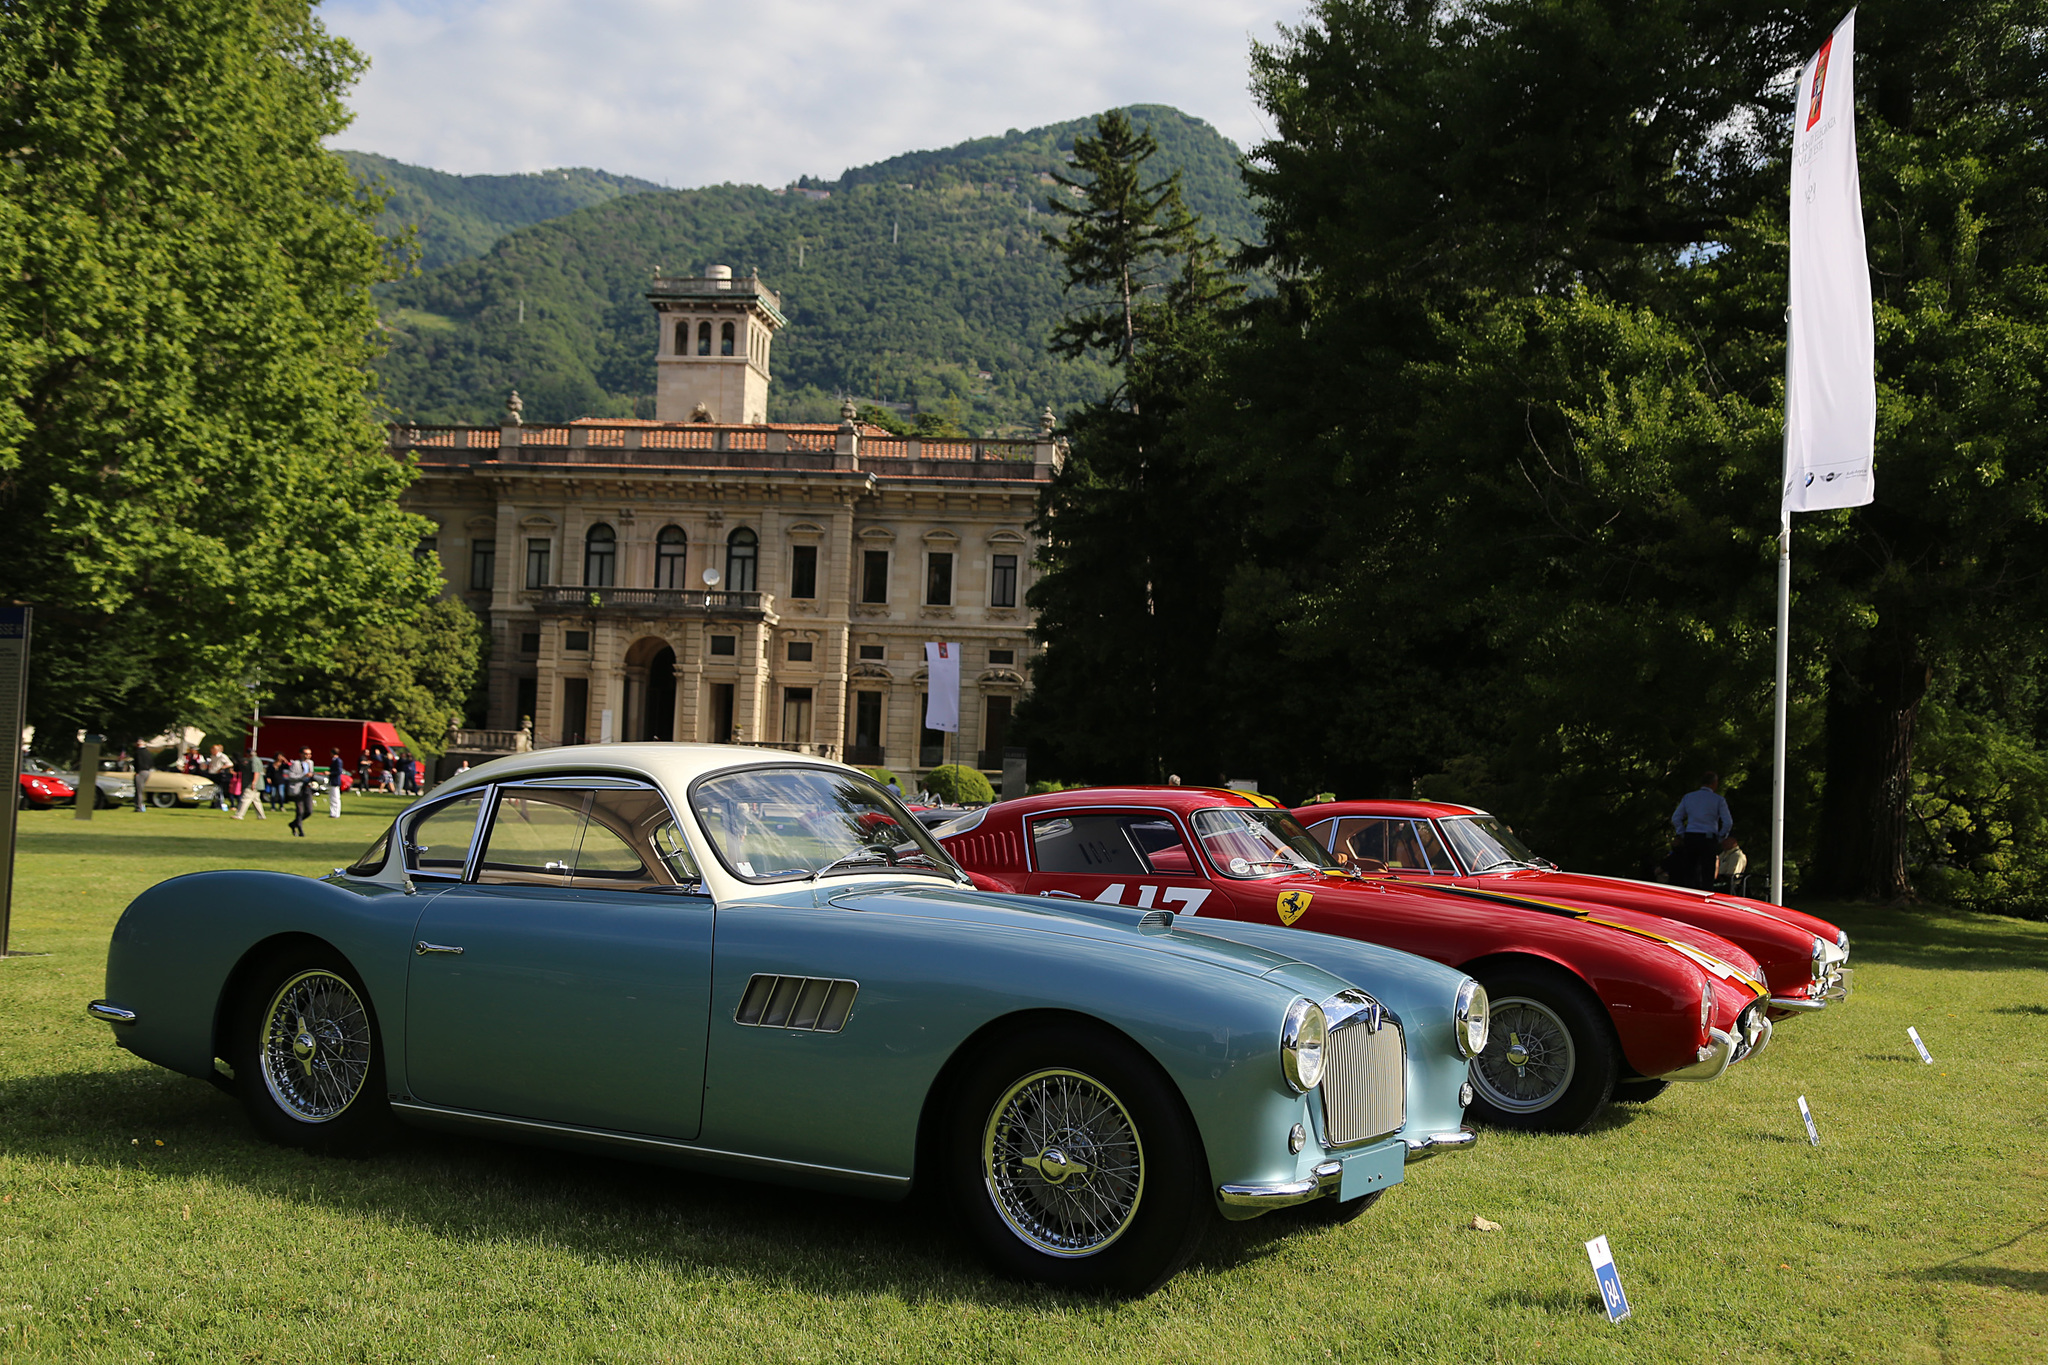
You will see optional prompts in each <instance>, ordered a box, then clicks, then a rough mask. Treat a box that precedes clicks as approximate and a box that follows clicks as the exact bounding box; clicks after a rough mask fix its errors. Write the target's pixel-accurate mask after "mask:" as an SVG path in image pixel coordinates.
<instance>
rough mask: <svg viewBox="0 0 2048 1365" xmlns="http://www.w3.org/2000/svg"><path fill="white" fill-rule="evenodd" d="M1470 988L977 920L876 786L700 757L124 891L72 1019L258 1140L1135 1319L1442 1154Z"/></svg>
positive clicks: (1280, 947)
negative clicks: (1250, 1228)
mask: <svg viewBox="0 0 2048 1365" xmlns="http://www.w3.org/2000/svg"><path fill="white" fill-rule="evenodd" d="M1486 1010H1487V1007H1486V997H1485V993H1484V992H1483V991H1482V990H1480V989H1479V988H1478V986H1477V985H1476V984H1475V983H1474V982H1473V981H1472V980H1471V979H1470V978H1468V977H1466V976H1464V975H1463V974H1461V973H1459V972H1457V971H1454V970H1452V969H1449V968H1446V967H1442V966H1439V965H1437V964H1435V963H1432V962H1428V961H1425V960H1423V959H1422V958H1419V957H1412V956H1409V955H1407V954H1405V953H1400V952H1396V951H1393V950H1390V949H1386V948H1380V947H1375V946H1372V945H1369V944H1364V943H1356V942H1351V941H1348V940H1343V939H1334V938H1325V937H1322V936H1320V935H1315V934H1304V933H1299V932H1296V931H1292V930H1288V929H1283V928H1279V927H1278V926H1259V925H1252V924H1233V923H1211V922H1209V921H1207V920H1203V921H1200V922H1199V923H1196V922H1194V921H1189V920H1184V919H1176V917H1175V916H1174V915H1173V914H1172V913H1171V912H1170V911H1167V910H1159V909H1138V908H1126V907H1123V906H1116V905H1097V904H1093V903H1080V902H1074V901H1049V900H1039V899H1035V898H1027V897H1023V896H1013V895H1006V894H999V893H994V892H986V891H979V890H976V889H975V888H974V886H973V885H972V883H971V881H970V879H969V877H968V876H967V874H965V873H963V872H962V871H961V870H960V869H959V868H958V866H956V865H955V864H954V863H953V861H952V860H951V859H950V858H949V857H948V856H947V855H946V854H945V853H944V852H943V851H942V850H941V849H940V847H939V846H938V845H937V844H936V843H935V842H933V840H932V839H931V837H930V836H929V835H928V834H926V833H925V831H924V830H923V828H922V827H921V826H920V825H919V824H918V822H917V821H916V820H915V819H913V818H912V817H911V816H910V815H909V813H908V812H906V811H905V810H904V808H903V807H902V806H901V805H900V804H899V803H898V802H897V801H896V800H895V799H894V798H892V797H891V796H890V795H889V794H888V793H887V792H886V791H884V790H882V789H881V788H879V787H877V786H876V785H875V784H874V783H873V782H872V781H870V780H869V779H868V778H867V777H865V776H864V775H862V774H861V773H860V772H858V771H857V770H855V769H852V768H847V767H842V766H840V765H838V764H835V763H828V762H825V761H823V760H818V759H811V758H803V757H796V756H791V755H783V754H771V753H767V752H765V751H763V750H759V749H743V748H734V747H725V746H715V745H687V744H661V745H644V746H639V745H598V746H582V747H577V748H561V749H549V750H543V751H540V752H537V753H531V754H521V755H516V756H514V757H511V758H505V759H499V760H497V761H495V762H491V763H486V764H484V765H483V766H481V767H478V768H475V769H472V770H470V771H469V772H467V773H465V774H463V775H462V776H460V777H459V778H457V779H455V780H453V781H450V782H448V783H446V784H444V785H443V786H442V787H440V788H439V789H437V790H436V791H435V792H434V793H433V795H432V796H431V797H429V798H427V799H426V800H424V801H421V802H419V803H418V804H416V805H414V806H412V807H410V808H409V809H408V810H406V811H405V812H404V813H402V814H401V815H400V816H399V817H398V818H397V820H396V821H395V822H394V824H393V825H392V827H391V829H390V830H389V831H388V832H387V833H386V834H385V835H384V837H382V838H380V839H379V840H378V841H377V842H376V844H375V845H374V846H373V847H372V848H371V849H370V850H369V851H368V852H367V853H365V854H364V855H363V856H362V858H361V859H360V860H358V861H357V862H356V863H355V865H354V866H352V867H348V868H341V869H337V870H336V871H335V873H334V874H333V875H332V876H330V877H326V878H323V879H321V880H318V881H313V880H308V879H305V878H299V877H290V876H285V875H282V874H278V873H269V872H207V873H199V874H195V875H192V876H186V877H177V878H174V879H172V880H170V881H167V882H164V883H162V884H160V885H158V886H155V887H152V888H151V889H150V890H148V891H146V892H144V893H143V894H142V895H141V896H140V897H138V898H137V899H136V900H135V902H134V904H132V905H131V906H129V907H128V910H127V912H126V913H125V914H124V915H123V916H122V917H121V921H120V924H119V925H118V926H117V927H116V929H115V930H114V937H113V942H112V945H111V947H110V948H109V951H108V955H107V996H106V998H105V999H104V1000H100V1001H96V1002H94V1003H93V1004H92V1006H91V1013H92V1014H93V1015H94V1016H95V1017H97V1018H100V1019H104V1020H106V1021H108V1022H109V1023H111V1024H112V1025H113V1033H114V1037H115V1039H116V1041H117V1042H118V1043H119V1044H120V1045H121V1046H122V1047H125V1048H127V1049H129V1050H130V1051H132V1052H134V1053H136V1054H137V1055H139V1056H142V1057H145V1058H148V1059H149V1060H151V1061H154V1062H157V1063H159V1064H161V1065H163V1066H166V1067H170V1068H171V1069H173V1070H176V1071H181V1072H185V1073H187V1074H189V1075H192V1076H201V1077H209V1078H212V1079H214V1080H215V1081H216V1082H218V1083H219V1084H221V1085H222V1086H223V1087H225V1088H227V1089H230V1090H231V1091H233V1092H235V1093H237V1094H238V1095H239V1096H240V1097H241V1100H242V1102H243V1104H244V1105H245V1106H246V1107H247V1109H248V1112H249V1116H250V1118H251V1120H252V1121H253V1123H254V1124H255V1126H256V1127H257V1128H258V1129H259V1130H260V1131H261V1132H262V1133H264V1134H265V1135H266V1136H268V1137H270V1138H272V1139H275V1140H277V1141H280V1142H286V1143H292V1144H296V1145H298V1146H302V1147H307V1148H311V1149H314V1150H316V1151H330V1152H343V1151H356V1150H361V1149H364V1148H366V1147H370V1146H373V1145H374V1144H375V1143H376V1141H377V1140H378V1139H380V1138H381V1137H383V1136H385V1135H386V1134H387V1133H388V1131H389V1130H390V1128H391V1125H392V1123H393V1121H394V1120H399V1121H403V1122H406V1123H413V1124H420V1125H424V1126H427V1127H434V1128H445V1129H455V1130H465V1131H470V1132H476V1133H482V1134H487V1135H489V1136H492V1137H499V1138H513V1139H520V1140H526V1141H532V1142H539V1143H546V1144H550V1145H554V1146H561V1147H568V1148H576V1149H584V1150H589V1151H594V1152H604V1153H608V1154H612V1155H631V1156H637V1157H642V1158H645V1159H648V1160H653V1161H662V1162H669V1163H673V1164H676V1165H680V1166H685V1167H690V1168H693V1169H698V1170H705V1171H716V1172H720V1173H724V1174H734V1175H745V1176H754V1177H758V1178H761V1179H765V1180H775V1181H781V1182H784V1183H788V1184H794V1185H802V1186H809V1187H814V1188H818V1189H827V1190H837V1191H844V1192H847V1193H853V1194H864V1195H871V1196H875V1197H879V1198H885V1199H888V1198H900V1197H902V1196H904V1195H906V1194H907V1193H908V1192H909V1191H910V1189H911V1186H912V1183H913V1182H914V1181H915V1182H931V1183H932V1184H933V1185H934V1186H936V1187H939V1188H941V1189H943V1190H944V1191H945V1192H946V1193H947V1194H948V1195H949V1196H950V1197H951V1200H952V1202H953V1204H954V1206H955V1207H956V1208H957V1210H958V1213H959V1216H960V1217H961V1218H962V1219H963V1220H964V1221H965V1223H966V1225H967V1227H968V1228H969V1229H970V1231H971V1233H972V1235H973V1237H974V1240H975V1242H976V1243H977V1245H979V1246H980V1247H981V1248H982V1249H983V1250H984V1252H985V1253H986V1254H987V1256H988V1258H989V1259H990V1261H991V1262H992V1263H993V1264H994V1266H995V1267H996V1268H997V1269H998V1270H1000V1271H1002V1272H1005V1273H1008V1274H1011V1275H1016V1276H1020V1277H1024V1278H1029V1279H1035V1280H1040V1281H1044V1282H1049V1283H1053V1284H1059V1285H1067V1286H1072V1287H1076V1288H1088V1289H1101V1290H1109V1291H1112V1292H1118V1293H1127V1294H1140V1293H1145V1292H1147V1291H1149V1290H1150V1289H1152V1288H1154V1287H1155V1286H1157V1285H1158V1284H1160V1283H1162V1282H1163V1281H1165V1280H1166V1279H1167V1278H1168V1277H1170V1276H1171V1275H1172V1274H1173V1273H1174V1272H1175V1271H1176V1270H1178V1269H1179V1268H1180V1266H1181V1265H1182V1264H1183V1263H1184V1261H1185V1260H1186V1258H1187V1257H1188V1255H1189V1254H1190V1253H1191V1252H1192V1250H1193V1249H1194V1246H1195V1244H1196V1242H1197V1241H1198V1240H1199V1237H1200V1235H1201V1233H1202V1231H1203V1229H1204V1228H1205V1227H1206V1226H1207V1224H1208V1223H1209V1221H1210V1220H1211V1218H1212V1217H1213V1216H1214V1215H1215V1214H1217V1213H1219V1212H1220V1213H1221V1214H1222V1215H1223V1216H1224V1217H1226V1218H1249V1217H1252V1216H1254V1215H1257V1214H1260V1213H1264V1212H1267V1211H1268V1210H1273V1209H1280V1208H1286V1207H1289V1206H1293V1205H1302V1206H1305V1208H1306V1210H1307V1212H1308V1216H1311V1217H1318V1218H1324V1219H1330V1220H1342V1219H1347V1218H1350V1217H1353V1216H1356V1214H1358V1213H1359V1212H1361V1211H1362V1210H1363V1209H1364V1208H1365V1207H1366V1206H1367V1205H1369V1204H1370V1203H1371V1202H1373V1200H1374V1199H1375V1198H1377V1197H1378V1195H1379V1194H1380V1193H1381V1192H1383V1191H1384V1190H1385V1189H1386V1188H1387V1187H1388V1186H1390V1185H1393V1184H1395V1183H1397V1182H1398V1181H1400V1180H1401V1178H1402V1171H1403V1167H1404V1165H1405V1164H1406V1163H1407V1162H1410V1161H1413V1160H1415V1159H1416V1158H1418V1157H1422V1156H1427V1155H1430V1154H1432V1153H1436V1152H1441V1151H1446V1150H1453V1149H1456V1148H1459V1147H1462V1146H1464V1145H1466V1144H1468V1143H1470V1142H1471V1141H1472V1133H1471V1131H1470V1130H1469V1129H1468V1128H1465V1127H1464V1126H1463V1123H1462V1119H1463V1108H1464V1105H1465V1104H1466V1103H1467V1102H1468V1101H1469V1099H1470V1095H1471V1091H1470V1088H1469V1086H1468V1084H1467V1080H1466V1077H1467V1071H1468V1066H1467V1064H1468V1061H1469V1059H1470V1058H1471V1057H1472V1056H1473V1055H1475V1054H1476V1053H1478V1052H1479V1051H1480V1050H1481V1049H1482V1048H1483V1047H1484V1046H1485V1041H1486V1037H1485V1035H1486V1023H1487V1013H1486Z"/></svg>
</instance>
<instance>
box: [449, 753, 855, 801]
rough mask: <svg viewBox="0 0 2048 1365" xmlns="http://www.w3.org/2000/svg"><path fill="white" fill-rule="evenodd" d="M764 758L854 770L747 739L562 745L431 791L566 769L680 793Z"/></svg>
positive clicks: (483, 767)
mask: <svg viewBox="0 0 2048 1365" xmlns="http://www.w3.org/2000/svg"><path fill="white" fill-rule="evenodd" d="M763 763H772V764H777V765H783V766H795V765H802V766H804V767H812V768H829V769H831V770H833V771H835V772H852V771H855V770H854V769H851V768H848V767H847V766H846V765H845V764H843V763H835V762H833V761H832V760H831V759H829V758H819V757H817V756H816V755H814V754H795V753H790V752H789V751H787V750H784V749H759V748H755V747H753V746H752V745H747V744H565V745H562V746H560V747H558V748H553V749H535V750H534V751H533V752H531V753H524V754H511V755H508V756H506V757H504V758H494V759H492V760H490V761H489V762H488V763H480V764H478V765H477V766H476V767H474V768H471V769H470V770H469V771H468V772H465V773H458V774H456V775H455V776H453V777H451V778H449V779H448V780H447V781H445V782H443V783H441V784H440V785H439V786H437V787H435V788H434V795H436V796H444V795H446V794H448V793H449V792H457V791H462V790H465V789H467V788H470V787H476V786H481V785H483V784H484V783H487V782H509V781H517V780H518V779H520V778H525V777H545V776H563V775H567V774H571V773H608V774H613V775H617V776H621V777H638V778H642V779H645V780H647V781H651V782H654V783H656V784H657V785H659V786H661V787H664V788H666V789H668V790H670V791H677V792H679V791H681V790H682V789H683V788H684V787H686V786H688V785H689V784H690V783H691V782H693V781H695V780H696V779H697V778H700V777H702V776H703V775H704V774H706V773H712V772H718V771H720V770H721V769H725V768H739V767H747V766H752V765H758V764H763Z"/></svg>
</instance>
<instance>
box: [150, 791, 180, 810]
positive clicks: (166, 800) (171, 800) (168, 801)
mask: <svg viewBox="0 0 2048 1365" xmlns="http://www.w3.org/2000/svg"><path fill="white" fill-rule="evenodd" d="M149 804H150V805H152V806H155V807H156V808H157V809H158V810H169V809H170V808H171V807H172V806H175V805H177V804H178V794H177V793H176V792H151V793H150V794H149Z"/></svg>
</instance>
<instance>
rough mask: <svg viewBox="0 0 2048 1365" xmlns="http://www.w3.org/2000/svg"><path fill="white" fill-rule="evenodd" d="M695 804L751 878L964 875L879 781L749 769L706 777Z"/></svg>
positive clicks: (726, 854)
mask: <svg viewBox="0 0 2048 1365" xmlns="http://www.w3.org/2000/svg"><path fill="white" fill-rule="evenodd" d="M690 804H691V806H692V808H693V809H695V811H696V813H697V819H698V822H699V824H700V826H701V827H702V829H703V831H704V833H705V834H706V835H707V836H708V837H709V838H710V840H711V843H712V846H713V847H714V848H715V849H716V851H717V853H718V856H719V857H720V858H721V859H722V860H723V861H724V863H725V864H726V866H727V867H730V868H731V869H732V870H733V872H734V873H735V874H737V875H738V876H741V877H744V878H746V879H747V880H749V881H758V882H770V881H787V880H792V879H795V878H799V877H805V878H808V877H824V876H828V875H830V876H841V875H851V874H854V873H858V872H911V873H918V874H926V875H933V876H939V877H944V878H946V879H947V880H949V881H955V880H960V879H961V878H962V877H964V875H965V874H963V873H961V872H960V871H959V869H958V868H957V866H956V865H955V864H954V862H953V860H952V859H951V858H949V857H947V856H946V853H945V851H944V850H943V849H941V848H940V847H939V846H938V844H937V843H936V842H934V841H933V839H932V837H931V835H930V834H928V833H927V832H926V831H925V828H924V827H923V826H922V825H920V824H919V823H918V822H917V821H916V820H915V819H914V818H912V816H911V815H910V813H909V812H908V811H906V810H905V809H904V808H903V806H902V804H901V803H900V802H898V801H896V800H894V799H893V798H891V797H890V796H889V794H888V793H886V792H884V791H883V790H882V789H881V788H880V787H878V786H876V785H875V784H874V782H873V781H872V780H870V779H869V778H867V777H864V776H862V775H861V774H860V773H857V772H852V771H845V772H841V771H836V770H832V769H823V768H749V769H742V770H740V771H738V772H730V773H718V774H714V775H713V776H710V777H706V778H702V779H700V780H699V781H698V782H697V784H696V785H695V786H694V787H692V788H691V790H690Z"/></svg>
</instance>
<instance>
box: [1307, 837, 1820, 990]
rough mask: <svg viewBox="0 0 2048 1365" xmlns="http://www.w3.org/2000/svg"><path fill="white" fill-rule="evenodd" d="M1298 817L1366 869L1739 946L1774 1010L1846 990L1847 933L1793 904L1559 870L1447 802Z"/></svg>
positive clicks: (1326, 842)
mask: <svg viewBox="0 0 2048 1365" xmlns="http://www.w3.org/2000/svg"><path fill="white" fill-rule="evenodd" d="M1294 815H1295V818H1296V819H1298V820H1300V821H1301V823H1302V824H1303V825H1305V826H1307V828H1308V832H1309V833H1310V834H1313V835H1314V836H1315V837H1316V842H1318V843H1319V844H1321V845H1322V846H1323V847H1324V848H1326V849H1328V850H1329V851H1330V852H1331V853H1332V854H1333V855H1336V856H1337V857H1338V859H1339V860H1340V861H1345V860H1348V861H1350V862H1352V863H1353V864H1354V865H1356V866H1358V867H1359V868H1360V869H1362V870H1365V871H1369V872H1372V873H1374V874H1376V875H1380V876H1386V877H1393V878H1395V879H1397V880H1400V881H1403V882H1414V883H1427V884H1430V885H1451V886H1462V887H1468V888H1471V889H1472V890H1475V891H1487V892H1494V893H1498V894H1500V895H1504V896H1533V897H1539V898H1542V899H1546V900H1547V899H1559V898H1561V899H1564V900H1569V901H1571V902H1572V903H1573V904H1576V905H1587V904H1591V905H1602V906H1611V907H1613V908H1615V909H1621V910H1639V911H1641V912H1643V913H1644V914H1649V915H1662V916H1663V917H1664V918H1666V919H1675V920H1679V921H1682V922H1683V923H1686V924H1696V925H1698V926H1699V927H1700V928H1702V929H1706V930H1708V931H1710V932H1712V933H1716V934H1719V935H1720V936H1721V937H1722V938H1725V939H1727V940H1729V941H1730V942H1731V943H1737V944H1740V945H1741V946H1742V947H1743V949H1744V950H1745V951H1747V952H1748V953H1749V955H1750V956H1751V957H1754V958H1755V959H1756V960H1757V961H1758V962H1759V963H1761V964H1762V966H1763V969H1764V977H1765V979H1766V980H1767V981H1768V982H1769V983H1770V987H1771V1004H1770V1009H1771V1017H1772V1018H1773V1019H1783V1018H1785V1017H1787V1016H1789V1015H1792V1014H1795V1013H1801V1012H1805V1011H1810V1010H1817V1009H1820V1008H1822V1007H1823V1006H1825V1005H1826V1004H1827V1003H1828V1002H1829V1001H1831V1000H1840V999H1842V998H1843V997H1845V996H1847V995H1848V993H1849V970H1848V967H1847V966H1846V964H1847V962H1848V960H1849V934H1848V931H1846V930H1844V929H1841V928H1838V927H1837V926H1835V925H1833V924H1830V923H1828V922H1827V921H1826V920H1824V919H1821V918H1820V917H1819V916H1817V915H1809V914H1806V913H1804V912H1802V911H1799V910H1794V909H1792V908H1791V907H1790V906H1785V905H1772V904H1771V903H1770V902H1768V901H1759V900H1750V899H1748V898H1747V897H1743V896H1735V895H1729V894H1726V893H1721V892H1707V891H1695V890H1693V889H1692V888H1691V887H1685V886H1667V885H1662V884H1659V883H1656V882H1634V881H1626V880H1624V879H1622V878H1620V877H1596V876H1592V875H1590V874H1587V873H1582V872H1560V871H1559V870H1558V869H1557V866H1556V865H1555V864H1553V863H1548V862H1545V861H1543V860H1542V859H1541V858H1538V857H1537V856H1536V855H1535V854H1534V853H1531V852H1530V851H1529V850H1528V849H1527V848H1526V847H1524V846H1523V844H1522V841H1521V840H1520V839H1517V838H1516V837H1515V832H1514V830H1512V829H1510V828H1509V827H1508V825H1507V822H1506V821H1504V820H1502V819H1500V818H1499V817H1498V816H1494V815H1489V814H1488V813H1487V812H1485V811H1483V810H1479V809H1477V808H1476V807H1473V806H1458V805H1452V804H1450V803H1448V802H1442V801H1332V802H1326V803H1324V804H1322V805H1317V806H1300V807H1297V808H1296V809H1295V812H1294Z"/></svg>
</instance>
